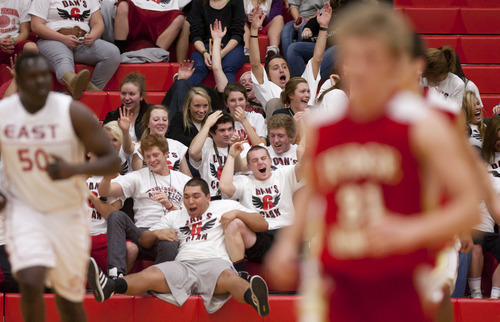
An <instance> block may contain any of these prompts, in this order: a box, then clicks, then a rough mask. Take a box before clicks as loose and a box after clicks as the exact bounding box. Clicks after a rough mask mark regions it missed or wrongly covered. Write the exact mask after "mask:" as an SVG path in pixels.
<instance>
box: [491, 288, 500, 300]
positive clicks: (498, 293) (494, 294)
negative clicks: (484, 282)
mask: <svg viewBox="0 0 500 322" xmlns="http://www.w3.org/2000/svg"><path fill="white" fill-rule="evenodd" d="M491 298H492V299H498V298H500V287H495V286H493V287H492V288H491Z"/></svg>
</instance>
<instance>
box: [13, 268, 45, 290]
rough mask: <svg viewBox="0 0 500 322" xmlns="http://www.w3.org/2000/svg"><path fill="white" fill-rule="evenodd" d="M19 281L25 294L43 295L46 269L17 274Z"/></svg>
mask: <svg viewBox="0 0 500 322" xmlns="http://www.w3.org/2000/svg"><path fill="white" fill-rule="evenodd" d="M17 281H18V283H19V288H20V290H21V292H22V293H23V294H25V295H36V294H42V293H43V292H44V290H45V268H42V267H40V268H29V269H25V270H21V271H19V272H18V273H17Z"/></svg>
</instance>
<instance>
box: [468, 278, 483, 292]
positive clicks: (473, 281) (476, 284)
mask: <svg viewBox="0 0 500 322" xmlns="http://www.w3.org/2000/svg"><path fill="white" fill-rule="evenodd" d="M467 281H468V283H469V288H470V290H471V291H480V290H481V277H476V278H468V279H467Z"/></svg>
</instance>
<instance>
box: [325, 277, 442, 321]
mask: <svg viewBox="0 0 500 322" xmlns="http://www.w3.org/2000/svg"><path fill="white" fill-rule="evenodd" d="M327 305H329V312H328V319H329V320H330V321H336V322H338V321H350V322H354V321H356V322H358V321H360V322H361V321H373V322H379V321H380V322H383V321H405V322H407V321H412V322H413V321H415V322H421V321H432V320H433V319H432V314H430V315H426V314H425V313H424V310H423V308H422V305H421V302H420V297H419V295H418V293H417V291H416V289H415V286H414V282H413V276H412V274H407V275H403V274H401V275H399V276H397V275H396V276H385V277H382V278H380V279H372V280H370V279H364V280H362V281H359V280H349V277H346V276H338V277H336V278H335V286H334V290H333V292H332V293H331V294H330V298H329V303H328V302H327Z"/></svg>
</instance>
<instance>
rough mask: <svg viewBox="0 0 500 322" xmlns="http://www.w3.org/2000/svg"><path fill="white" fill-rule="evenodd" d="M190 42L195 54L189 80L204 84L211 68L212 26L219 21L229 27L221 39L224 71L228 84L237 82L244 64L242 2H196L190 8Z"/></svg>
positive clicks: (233, 0) (223, 26)
mask: <svg viewBox="0 0 500 322" xmlns="http://www.w3.org/2000/svg"><path fill="white" fill-rule="evenodd" d="M190 14H191V17H190V19H191V21H190V23H191V28H190V32H191V34H190V41H191V43H193V44H194V47H195V49H196V50H195V52H194V53H193V55H192V56H191V60H193V61H194V67H195V71H194V73H193V75H192V76H191V78H190V79H189V81H190V82H191V83H192V84H193V85H198V84H201V83H202V82H203V80H204V79H205V77H206V76H207V75H208V72H209V70H211V69H212V49H211V48H210V38H211V34H210V25H211V24H213V23H214V22H215V20H216V19H217V20H218V21H220V22H221V24H222V29H224V28H227V34H226V35H225V36H224V38H223V39H222V45H223V47H224V48H222V50H221V59H222V69H223V71H224V74H225V75H226V77H227V79H228V82H230V83H232V82H234V81H235V77H236V73H237V72H238V71H239V70H240V68H241V67H242V66H243V63H244V62H245V54H244V51H243V33H244V28H243V26H244V24H245V10H244V9H243V1H241V0H229V1H226V2H223V1H222V2H221V1H214V0H209V1H206V0H194V1H193V4H192V8H191V13H190Z"/></svg>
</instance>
